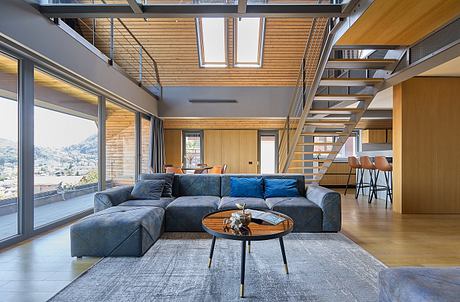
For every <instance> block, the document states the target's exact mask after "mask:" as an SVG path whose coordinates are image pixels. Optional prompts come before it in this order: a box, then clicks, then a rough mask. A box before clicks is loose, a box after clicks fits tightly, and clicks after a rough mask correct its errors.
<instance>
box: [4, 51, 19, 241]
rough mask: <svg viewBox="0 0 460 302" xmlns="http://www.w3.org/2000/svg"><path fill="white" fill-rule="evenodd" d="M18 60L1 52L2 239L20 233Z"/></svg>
mask: <svg viewBox="0 0 460 302" xmlns="http://www.w3.org/2000/svg"><path fill="white" fill-rule="evenodd" d="M17 89H18V61H17V60H16V59H13V58H11V57H9V56H6V55H4V54H2V53H0V240H3V239H6V238H8V237H11V236H14V235H16V234H18V177H19V175H18V172H19V170H18V163H19V150H18V148H19V144H18V139H19V135H18V133H19V124H18V112H19V111H18V93H17Z"/></svg>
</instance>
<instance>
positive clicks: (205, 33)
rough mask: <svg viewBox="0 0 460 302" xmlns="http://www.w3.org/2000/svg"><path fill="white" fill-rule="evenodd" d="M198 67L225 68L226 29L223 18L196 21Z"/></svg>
mask: <svg viewBox="0 0 460 302" xmlns="http://www.w3.org/2000/svg"><path fill="white" fill-rule="evenodd" d="M197 30H198V39H199V52H200V65H201V66H202V67H227V42H226V41H227V29H226V21H225V19H224V18H199V19H197Z"/></svg>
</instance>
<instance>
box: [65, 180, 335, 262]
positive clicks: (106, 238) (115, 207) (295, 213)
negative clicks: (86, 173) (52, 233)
mask: <svg viewBox="0 0 460 302" xmlns="http://www.w3.org/2000/svg"><path fill="white" fill-rule="evenodd" d="M231 177H262V178H291V179H295V180H296V183H297V188H298V191H299V195H300V196H299V197H275V198H267V199H262V198H247V197H230V178H231ZM140 179H141V180H150V179H158V174H142V175H141V176H140ZM132 189H133V186H121V187H116V188H113V189H109V190H106V191H103V192H99V193H97V194H96V195H95V199H94V209H95V214H92V215H90V216H88V217H86V218H83V219H82V220H81V221H79V222H77V223H76V224H74V225H73V226H72V227H71V244H72V245H71V253H72V256H76V257H81V256H108V255H110V256H141V255H143V254H144V253H145V252H146V251H147V250H148V248H149V247H150V246H151V245H152V244H153V243H154V242H155V241H156V240H157V239H158V238H159V237H160V236H161V234H162V232H163V230H164V231H166V232H201V231H203V230H202V227H201V219H202V217H203V216H204V215H206V214H208V213H211V212H214V211H217V210H220V209H235V208H236V203H246V204H247V207H248V208H253V209H271V210H274V211H278V212H281V213H285V214H287V215H289V216H290V217H292V218H293V219H294V222H295V227H294V232H338V231H340V228H341V207H340V206H341V205H340V203H341V200H340V194H339V193H337V192H335V191H332V190H329V189H326V188H324V187H320V186H308V188H307V189H306V188H305V180H304V176H303V175H293V174H276V175H254V174H250V175H247V174H235V175H231V174H224V175H206V174H200V175H187V174H185V175H174V181H173V185H172V195H173V196H174V197H161V198H160V199H158V200H133V199H131V191H132ZM115 229H116V230H115ZM100 238H103V240H100Z"/></svg>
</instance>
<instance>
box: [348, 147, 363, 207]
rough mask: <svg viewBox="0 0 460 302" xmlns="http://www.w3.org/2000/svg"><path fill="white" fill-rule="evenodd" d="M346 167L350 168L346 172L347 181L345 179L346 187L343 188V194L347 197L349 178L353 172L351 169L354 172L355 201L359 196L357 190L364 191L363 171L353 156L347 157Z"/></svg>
mask: <svg viewBox="0 0 460 302" xmlns="http://www.w3.org/2000/svg"><path fill="white" fill-rule="evenodd" d="M348 165H349V166H350V171H349V172H348V179H347V185H346V186H345V193H344V195H347V191H348V186H349V184H350V177H351V172H352V171H353V169H355V171H356V179H357V181H356V192H355V199H357V198H358V195H359V190H364V189H363V185H364V184H363V177H362V175H363V169H362V167H361V163H360V162H359V160H358V158H356V157H354V156H349V157H348ZM360 175H361V177H360Z"/></svg>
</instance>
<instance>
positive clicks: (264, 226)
mask: <svg viewBox="0 0 460 302" xmlns="http://www.w3.org/2000/svg"><path fill="white" fill-rule="evenodd" d="M238 211H240V210H223V211H217V212H213V213H210V214H208V215H206V216H204V217H203V220H202V222H201V223H202V225H203V229H204V230H205V231H206V232H208V233H209V234H211V235H212V243H211V252H210V253H209V262H208V267H209V268H210V267H211V262H212V255H213V253H214V246H215V244H216V238H224V239H230V240H240V241H241V285H240V296H241V297H242V298H243V297H244V270H245V265H246V242H247V243H248V252H249V253H250V252H251V241H260V240H269V239H276V238H278V239H279V242H280V247H281V255H282V256H283V262H284V268H285V270H286V274H289V271H288V266H287V260H286V253H285V251H284V242H283V236H284V235H287V234H289V233H290V232H291V231H292V229H293V228H294V221H293V220H292V218H290V217H289V216H287V215H284V214H281V213H278V212H274V211H269V210H263V211H264V212H270V213H273V214H275V215H278V216H281V217H283V218H285V219H286V220H284V221H283V222H281V223H279V224H277V225H272V224H269V223H266V222H259V221H258V222H255V221H251V223H250V224H249V226H248V227H249V230H250V232H249V233H248V234H237V233H235V232H233V230H231V229H225V228H224V220H225V219H226V218H229V217H230V216H231V215H232V213H234V212H238Z"/></svg>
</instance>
